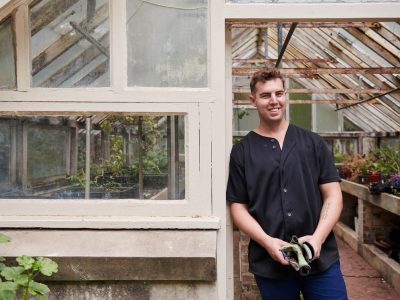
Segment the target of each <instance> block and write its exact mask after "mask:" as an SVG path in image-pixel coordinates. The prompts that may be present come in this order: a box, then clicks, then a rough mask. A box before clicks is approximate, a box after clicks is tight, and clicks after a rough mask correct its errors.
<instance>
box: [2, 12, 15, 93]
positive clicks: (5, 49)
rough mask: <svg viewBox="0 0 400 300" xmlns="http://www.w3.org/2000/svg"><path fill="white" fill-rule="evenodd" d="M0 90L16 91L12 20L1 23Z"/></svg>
mask: <svg viewBox="0 0 400 300" xmlns="http://www.w3.org/2000/svg"><path fill="white" fill-rule="evenodd" d="M0 66H1V67H0V89H14V88H15V87H16V84H15V60H14V46H13V31H12V19H11V18H8V19H6V20H5V21H4V22H3V23H0Z"/></svg>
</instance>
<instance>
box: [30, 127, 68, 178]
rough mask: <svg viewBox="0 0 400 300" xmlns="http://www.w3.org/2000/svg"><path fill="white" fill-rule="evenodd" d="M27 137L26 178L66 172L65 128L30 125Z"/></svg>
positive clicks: (60, 174)
mask: <svg viewBox="0 0 400 300" xmlns="http://www.w3.org/2000/svg"><path fill="white" fill-rule="evenodd" d="M27 139H28V142H27V148H28V152H27V153H28V160H27V162H28V179H35V178H45V177H51V176H57V175H59V176H62V175H64V174H66V159H65V157H66V150H67V149H66V145H67V129H66V128H62V127H61V128H60V127H51V126H34V125H32V126H31V127H28V128H27Z"/></svg>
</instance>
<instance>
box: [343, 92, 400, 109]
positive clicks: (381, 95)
mask: <svg viewBox="0 0 400 300" xmlns="http://www.w3.org/2000/svg"><path fill="white" fill-rule="evenodd" d="M398 91H400V87H398V88H396V89H393V90H390V91H387V92H385V93H383V94H380V95H376V96H372V97H369V98H367V99H364V100H361V101H358V102H357V103H353V104H349V105H346V106H342V107H339V108H337V109H335V111H338V110H342V109H346V108H349V107H352V106H354V105H358V104H361V103H364V102H367V101H370V100H372V99H376V98H379V97H383V96H385V95H387V94H392V93H395V92H398Z"/></svg>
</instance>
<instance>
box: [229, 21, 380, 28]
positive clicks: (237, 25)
mask: <svg viewBox="0 0 400 300" xmlns="http://www.w3.org/2000/svg"><path fill="white" fill-rule="evenodd" d="M227 24H228V25H230V26H231V27H232V28H276V23H275V22H227ZM291 24H292V23H287V22H285V23H282V26H283V28H290V26H291ZM297 26H298V27H299V28H349V27H360V28H362V27H365V28H371V27H372V28H380V27H381V24H380V23H378V22H339V23H335V22H304V23H299V24H298V25H297Z"/></svg>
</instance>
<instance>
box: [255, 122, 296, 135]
mask: <svg viewBox="0 0 400 300" xmlns="http://www.w3.org/2000/svg"><path fill="white" fill-rule="evenodd" d="M288 126H289V123H288V122H286V120H285V119H283V120H282V121H281V122H279V123H269V124H265V123H262V122H260V124H259V125H258V127H257V128H256V129H255V130H254V131H255V132H256V133H258V134H260V135H264V136H269V137H274V138H278V137H281V136H282V135H283V136H284V135H285V133H286V130H287V128H288Z"/></svg>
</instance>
